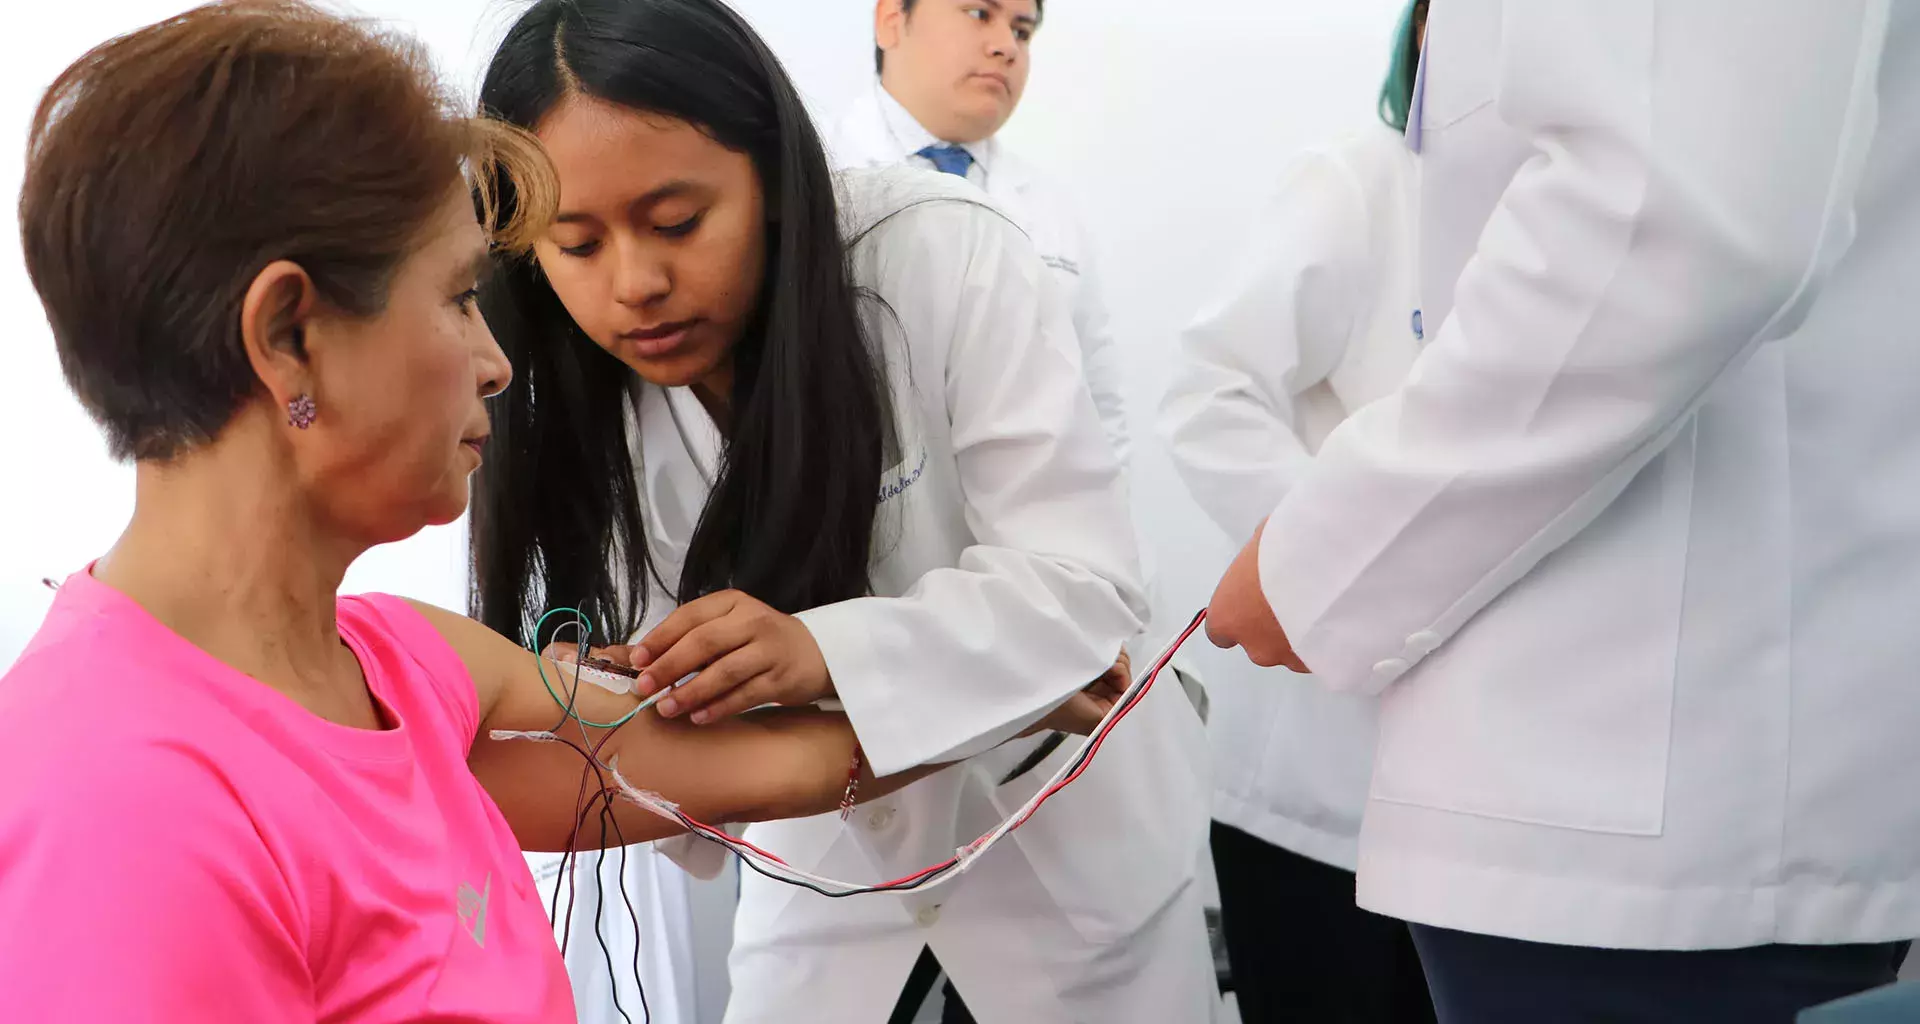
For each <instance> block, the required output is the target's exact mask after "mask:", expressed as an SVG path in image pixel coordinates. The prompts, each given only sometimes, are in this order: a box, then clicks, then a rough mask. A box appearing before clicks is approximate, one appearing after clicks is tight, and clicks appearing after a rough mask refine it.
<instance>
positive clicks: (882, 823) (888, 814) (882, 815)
mask: <svg viewBox="0 0 1920 1024" xmlns="http://www.w3.org/2000/svg"><path fill="white" fill-rule="evenodd" d="M891 824H893V808H891V807H882V808H880V809H879V810H877V811H874V812H873V814H872V815H870V816H868V818H867V830H868V831H870V832H878V831H880V830H882V829H884V828H886V827H887V826H888V825H891Z"/></svg>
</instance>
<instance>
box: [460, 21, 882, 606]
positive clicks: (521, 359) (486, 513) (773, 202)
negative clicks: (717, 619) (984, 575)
mask: <svg viewBox="0 0 1920 1024" xmlns="http://www.w3.org/2000/svg"><path fill="white" fill-rule="evenodd" d="M576 93H585V94H587V95H590V96H592V97H594V98H596V99H599V100H603V101H607V102H612V103H617V104H620V105H622V106H625V107H628V108H630V109H633V110H636V111H644V112H648V113H653V114H661V115H665V116H668V117H672V118H675V119H678V120H681V121H685V122H687V123H689V124H692V125H694V126H696V127H698V128H699V129H701V130H702V131H704V132H706V133H707V135H708V136H710V137H711V138H713V139H714V140H715V141H716V142H718V143H720V144H721V145H723V146H726V147H727V148H729V149H732V150H734V151H736V152H739V153H743V154H745V155H747V156H748V157H749V158H751V159H752V161H753V165H754V168H755V170H756V171H757V172H758V174H759V178H760V184H761V187H762V189H763V190H764V192H765V194H766V205H767V209H768V210H769V211H770V217H769V220H768V224H767V253H768V259H767V267H766V277H765V280H764V282H763V283H762V285H761V289H760V297H759V304H758V308H757V311H756V313H755V315H754V316H753V318H752V320H751V326H749V328H748V329H747V331H746V333H745V334H744V336H742V337H741V338H740V339H739V341H738V342H737V343H736V345H735V347H734V349H733V354H732V358H733V363H734V382H733V394H732V403H731V426H730V433H729V436H728V439H727V444H726V449H725V453H724V456H723V458H722V460H721V468H720V471H719V475H718V478H717V480H716V481H715V484H714V487H713V491H712V494H711V495H710V497H709V498H708V501H707V504H706V507H705V509H704V510H703V512H702V513H701V516H700V522H699V525H698V527H697V528H696V529H695V530H694V534H693V537H692V539H691V541H690V543H689V546H688V549H687V555H686V563H685V565H684V567H683V570H682V572H681V575H680V578H679V579H678V580H665V579H659V577H658V574H657V573H656V572H655V569H654V567H653V562H652V559H651V557H650V556H649V554H648V551H647V542H646V531H645V525H644V521H643V519H642V514H641V483H640V480H639V472H638V470H639V467H638V466H637V465H636V464H635V460H634V457H633V455H632V454H631V452H630V449H629V447H628V437H627V427H626V418H627V416H626V407H627V404H628V403H630V402H631V401H633V397H634V394H635V388H636V387H638V383H637V377H636V375H635V374H634V373H633V371H632V370H630V369H628V368H627V367H626V366H625V365H624V364H622V363H620V362H619V361H618V360H616V359H614V358H613V357H612V356H610V355H608V354H607V353H605V352H604V351H602V350H601V349H600V348H599V347H598V346H596V345H595V344H593V342H592V341H591V340H589V339H588V338H587V337H586V335H585V333H584V332H583V331H582V330H581V329H580V328H579V326H578V325H577V324H575V323H574V321H573V319H572V317H571V316H569V315H568V313H567V311H566V309H565V307H564V306H562V305H561V302H560V299H559V297H558V296H557V295H555V294H554V291H553V288H552V286H551V285H550V284H549V283H548V282H547V280H546V278H545V277H544V276H543V275H542V274H541V272H540V269H539V267H538V265H537V263H536V262H535V261H534V260H533V259H532V258H531V257H530V256H527V255H524V254H503V255H502V256H501V257H500V258H499V260H498V262H497V265H496V268H495V273H494V274H493V276H492V280H490V281H489V282H488V283H487V284H486V286H485V287H484V288H483V289H482V292H481V297H480V304H481V309H482V311H483V313H484V314H485V316H486V319H487V323H488V325H489V326H490V327H491V328H492V330H493V333H494V336H495V337H497V338H498V339H499V341H500V344H501V347H502V348H504V349H505V350H506V353H507V356H508V357H509V358H510V359H511V360H512V362H513V368H514V375H515V380H514V383H513V386H512V387H511V388H509V389H508V390H507V391H506V392H504V393H502V394H501V395H500V396H498V397H497V398H494V399H492V410H491V411H492V414H493V430H494V436H493V444H491V445H490V446H489V449H490V451H489V462H488V463H487V465H486V466H485V468H483V469H482V470H481V471H480V473H479V474H478V477H477V479H476V481H475V496H474V508H473V523H472V548H473V559H474V578H473V587H472V593H471V604H472V608H471V610H472V612H473V614H474V615H475V617H477V618H479V619H480V620H481V621H483V622H485V623H486V624H487V625H489V626H491V627H493V628H494V629H495V630H498V631H500V632H502V633H505V634H506V635H508V636H513V637H517V638H520V639H522V640H525V641H528V642H533V643H545V642H547V640H548V639H549V638H548V637H546V636H538V637H536V636H534V635H532V634H533V628H532V627H533V625H534V622H535V619H536V616H537V614H538V612H539V605H540V604H542V603H545V604H549V605H572V606H576V607H578V608H580V609H581V610H583V611H585V612H586V613H587V614H588V615H589V616H590V617H591V618H592V619H593V622H594V624H595V625H596V627H598V628H599V629H598V631H601V632H603V633H604V634H605V635H606V636H607V637H609V638H610V639H612V640H614V641H616V642H618V641H624V640H625V639H626V637H627V635H628V634H630V633H631V632H632V631H633V630H634V629H636V628H637V627H638V625H639V623H640V621H641V620H642V618H643V617H644V616H645V614H646V595H647V586H646V583H647V580H648V577H649V576H653V577H654V578H655V579H657V580H658V581H659V583H660V584H661V586H662V587H663V588H664V589H665V590H666V592H667V593H669V594H671V595H673V596H674V598H675V599H676V600H678V601H681V602H685V601H690V600H693V599H694V598H696V597H699V596H701V595H704V594H708V593H711V592H713V591H716V590H724V589H728V588H737V589H740V590H743V591H746V592H747V593H749V594H752V595H753V596H754V597H757V598H759V599H760V600H762V601H765V602H766V603H767V604H769V605H771V606H773V607H775V608H778V609H780V610H782V611H785V612H789V613H791V612H796V611H800V610H802V609H805V608H811V607H816V606H818V605H822V604H828V603H832V602H835V601H841V600H846V599H849V598H853V597H859V596H862V595H864V594H866V593H868V592H869V589H870V584H869V577H868V559H869V554H870V548H871V545H872V539H873V521H874V515H875V510H876V503H877V497H878V494H879V490H880V475H881V470H882V468H883V467H882V465H881V462H882V458H883V445H884V444H885V439H886V438H887V437H888V436H890V431H891V430H892V426H891V415H892V413H891V409H890V404H891V403H890V402H889V400H888V397H887V391H886V384H885V373H884V369H883V367H882V365H881V361H880V356H879V354H878V352H877V351H876V349H875V347H874V346H873V344H872V343H871V339H870V338H869V336H868V331H867V329H866V327H865V325H864V323H863V320H862V317H861V315H860V313H861V311H860V302H861V296H860V293H859V291H858V289H856V288H855V286H854V284H853V280H852V273H851V267H850V264H849V261H848V258H847V252H846V247H845V245H844V244H843V242H842V240H841V237H840V227H839V219H838V210H837V206H836V201H835V198H834V187H833V180H832V176H831V173H830V171H829V169H828V165H827V158H826V152H825V149H824V147H823V146H822V145H821V142H820V138H819V135H818V134H817V133H816V132H815V130H814V128H813V123H812V121H811V120H810V119H809V117H808V115H807V111H806V108H805V106H804V105H803V104H802V102H801V100H800V96H799V94H798V92H796V91H795V89H794V87H793V84H792V82H791V81H789V80H788V78H787V76H786V73H785V71H784V70H783V69H782V68H781V66H780V63H779V61H778V60H777V59H775V57H774V55H773V53H772V52H771V51H770V50H769V49H768V48H767V46H766V44H765V43H764V42H762V41H761V39H760V38H759V37H758V36H757V35H756V34H755V33H754V31H753V30H752V29H751V28H750V27H749V26H748V25H747V23H746V22H745V20H743V19H742V18H741V17H740V16H739V15H738V14H736V13H735V12H734V11H732V10H731V9H730V8H728V7H727V6H726V5H725V4H724V3H721V2H720V0H539V2H538V3H535V4H534V5H533V6H532V8H531V9H529V10H528V11H527V12H526V13H525V14H524V15H522V16H521V18H520V19H519V21H518V22H517V23H515V24H514V26H513V28H512V29H511V30H510V31H509V32H508V33H507V36H506V39H505V40H504V41H503V42H502V43H501V44H500V48H499V50H498V51H497V52H496V53H495V54H494V57H493V61H492V63H491V64H490V65H489V66H488V69H487V74H486V79H485V82H484V83H483V84H482V86H481V91H480V102H481V105H482V107H483V108H484V110H485V111H486V112H487V113H488V114H490V115H491V116H493V117H497V118H500V119H502V120H505V121H508V122H510V123H512V124H515V125H518V126H520V127H522V128H525V129H527V130H529V131H531V130H533V129H534V128H535V127H536V126H537V125H538V124H539V123H540V121H541V120H542V119H543V118H545V117H546V116H547V115H548V114H549V113H551V112H552V111H553V109H554V108H555V107H556V106H557V105H559V104H560V102H561V101H563V100H564V99H565V98H566V97H567V96H568V95H571V94H576ZM498 190H499V192H500V195H501V202H500V209H501V213H500V216H510V215H511V214H512V212H513V202H512V199H513V197H512V189H511V183H510V182H499V183H498Z"/></svg>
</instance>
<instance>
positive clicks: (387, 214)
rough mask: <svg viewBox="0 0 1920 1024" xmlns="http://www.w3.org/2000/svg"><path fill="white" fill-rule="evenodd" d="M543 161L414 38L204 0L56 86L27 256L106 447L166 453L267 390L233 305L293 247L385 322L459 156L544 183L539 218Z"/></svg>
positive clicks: (530, 205)
mask: <svg viewBox="0 0 1920 1024" xmlns="http://www.w3.org/2000/svg"><path fill="white" fill-rule="evenodd" d="M537 154H538V151H537V147H536V146H535V145H534V144H532V143H531V142H530V140H527V139H525V138H524V134H523V133H522V135H521V136H518V137H516V136H514V135H512V134H510V133H509V132H508V131H507V130H506V129H504V128H503V127H502V126H499V125H495V124H492V123H491V122H478V121H473V120H470V119H469V118H467V117H465V116H463V115H462V114H461V113H460V112H459V111H458V110H457V109H456V107H455V104H454V103H453V102H452V101H451V99H450V97H449V96H448V94H447V93H445V92H444V91H443V90H442V89H441V88H440V87H439V85H438V84H437V82H436V80H435V77H434V75H433V72H432V68H431V65H430V62H429V60H428V58H427V56H426V53H425V51H424V50H423V48H422V47H421V46H420V45H419V44H418V43H417V42H415V41H414V40H412V39H410V38H408V37H406V36H404V35H401V34H398V33H393V32H387V31H383V30H380V29H378V28H377V27H375V26H373V25H371V24H368V23H366V22H356V21H350V20H346V19H344V18H341V17H337V16H334V15H331V14H327V13H325V12H322V11H320V10H318V9H316V8H313V7H311V6H308V5H306V4H303V3H298V2H295V0H243V2H236V3H223V4H210V5H208V6H204V7H200V8H197V9H195V10H192V11H188V12H187V13H185V14H182V15H180V16H178V17H175V18H170V19H168V20H166V21H162V22H159V23H157V24H154V25H150V26H148V27H146V28H143V29H140V30H139V31H137V32H133V33H131V34H129V35H125V36H121V37H119V38H117V39H113V40H110V41H108V42H106V43H104V44H102V45H100V46H98V47H96V48H95V49H94V50H92V51H91V52H89V53H88V54H87V55H86V56H84V57H82V58H80V60H78V61H77V62H75V63H74V64H73V65H72V66H71V67H69V68H68V69H67V70H66V71H65V72H64V73H62V74H61V75H60V77H59V78H58V79H57V80H56V81H55V82H54V84H53V86H52V87H51V88H49V89H48V90H47V94H46V96H45V97H44V98H43V99H42V100H41V102H40V107H39V110H38V111H37V113H36V114H35V116H34V120H33V127H32V131H31V134H30V135H29V141H28V148H27V169H26V180H25V184H24V186H23V187H22V189H21V193H20V234H21V239H22V243H23V245H24V247H25V249H26V263H27V271H28V273H29V274H30V275H31V276H32V278H33V283H34V287H35V288H36V289H37V290H38V291H39V293H40V298H41V301H42V302H43V303H44V305H45V306H46V311H47V319H48V321H49V322H50V323H51V325H52V327H53V336H54V341H55V344H56V345H57V346H58V348H59V353H60V365H61V368H62V370H63V371H64V372H65V374H66V378H67V383H68V385H69V386H70V387H71V388H72V389H73V391H74V393H75V394H76V395H77V396H79V398H80V401H81V403H82V404H83V405H85V406H86V408H87V410H88V412H90V413H91V414H92V415H93V417H94V418H95V419H96V420H97V421H99V423H100V424H101V426H102V427H103V428H104V430H105V431H106V435H107V443H108V447H109V449H110V450H111V452H112V454H113V456H114V457H115V458H119V459H125V458H133V459H139V460H164V459H170V458H173V457H174V456H176V455H178V454H180V453H181V452H183V451H185V450H187V449H190V448H192V447H195V446H197V445H200V444H204V443H206V442H209V441H211V440H213V439H214V438H215V437H216V436H218V434H219V432H220V431H221V429H222V428H223V427H225V426H226V424H227V423H228V422H229V421H230V420H231V419H232V418H233V415H234V414H235V413H236V412H237V411H238V410H239V408H240V407H241V405H242V404H243V403H244V402H245V401H246V400H247V399H248V398H249V397H251V396H252V395H254V394H255V393H256V392H257V389H258V387H259V383H258V380H257V379H256V377H255V375H254V372H253V369H252V366H251V365H250V364H249V362H248V360H247V355H246V352H245V351H244V348H243V346H242V343H241V338H240V307H241V303H242V302H243V300H244V298H245V296H246V292H247V289H248V287H249V286H250V285H251V283H252V281H253V279H254V277H255V276H256V275H258V273H259V272H260V270H261V269H262V268H264V267H265V266H266V265H267V264H269V263H271V262H273V261H275V260H280V259H285V260H291V261H293V262H296V263H298V264H299V265H300V266H301V267H302V268H303V269H304V270H305V271H306V272H307V274H308V275H309V276H310V277H311V278H312V279H313V281H314V284H315V286H316V287H317V288H318V289H319V291H320V293H321V295H322V296H323V297H324V298H325V299H326V300H327V301H328V302H329V303H331V304H333V305H334V306H336V307H338V308H339V309H341V310H343V311H345V312H346V313H348V314H349V315H356V316H371V315H375V314H377V313H379V312H380V311H381V310H382V309H384V308H385V305H386V298H387V288H388V285H389V284H390V283H391V279H392V276H393V274H394V272H395V271H396V270H397V269H398V267H399V266H400V264H401V262H402V261H403V260H404V259H405V257H406V256H407V254H408V253H409V252H410V251H411V250H412V249H413V248H414V246H415V245H416V244H417V243H418V241H419V235H420V232H421V231H422V230H423V229H424V228H425V227H426V226H427V225H428V224H429V223H430V222H431V221H432V219H433V217H434V215H435V214H436V213H438V211H439V210H440V209H441V207H442V204H444V203H445V202H446V201H447V197H448V196H449V194H451V191H452V190H453V189H455V188H457V187H458V186H459V184H460V180H461V177H460V175H461V165H462V162H463V161H472V160H476V159H482V160H503V161H504V162H506V163H508V164H510V165H513V166H514V167H515V168H516V170H517V172H518V173H517V175H516V176H518V177H521V178H530V179H532V180H531V181H526V182H523V183H522V184H521V187H520V188H519V190H518V195H519V197H520V203H519V204H518V205H519V206H520V207H521V209H520V210H518V211H516V214H518V216H516V218H515V221H516V223H515V224H513V225H510V227H509V230H510V231H517V232H521V233H524V232H526V231H527V230H528V229H527V224H526V222H527V221H528V220H530V219H536V218H537V217H538V215H539V214H540V213H541V210H540V206H541V203H539V202H530V201H529V199H528V196H529V195H534V196H538V195H542V194H543V193H545V194H546V195H548V196H550V194H551V187H550V176H551V170H550V168H547V167H546V165H545V164H544V161H543V160H542V159H541V158H540V157H538V155H537ZM491 177H492V176H491V175H490V174H479V175H476V179H477V180H478V181H481V182H486V181H490V180H491ZM543 178H544V179H545V180H546V182H547V185H548V187H546V188H542V187H541V181H542V179H543ZM530 186H531V187H530ZM478 200H479V201H481V202H482V203H483V204H487V205H490V196H489V195H481V196H479V197H478ZM488 222H490V219H488V220H483V223H488Z"/></svg>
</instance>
